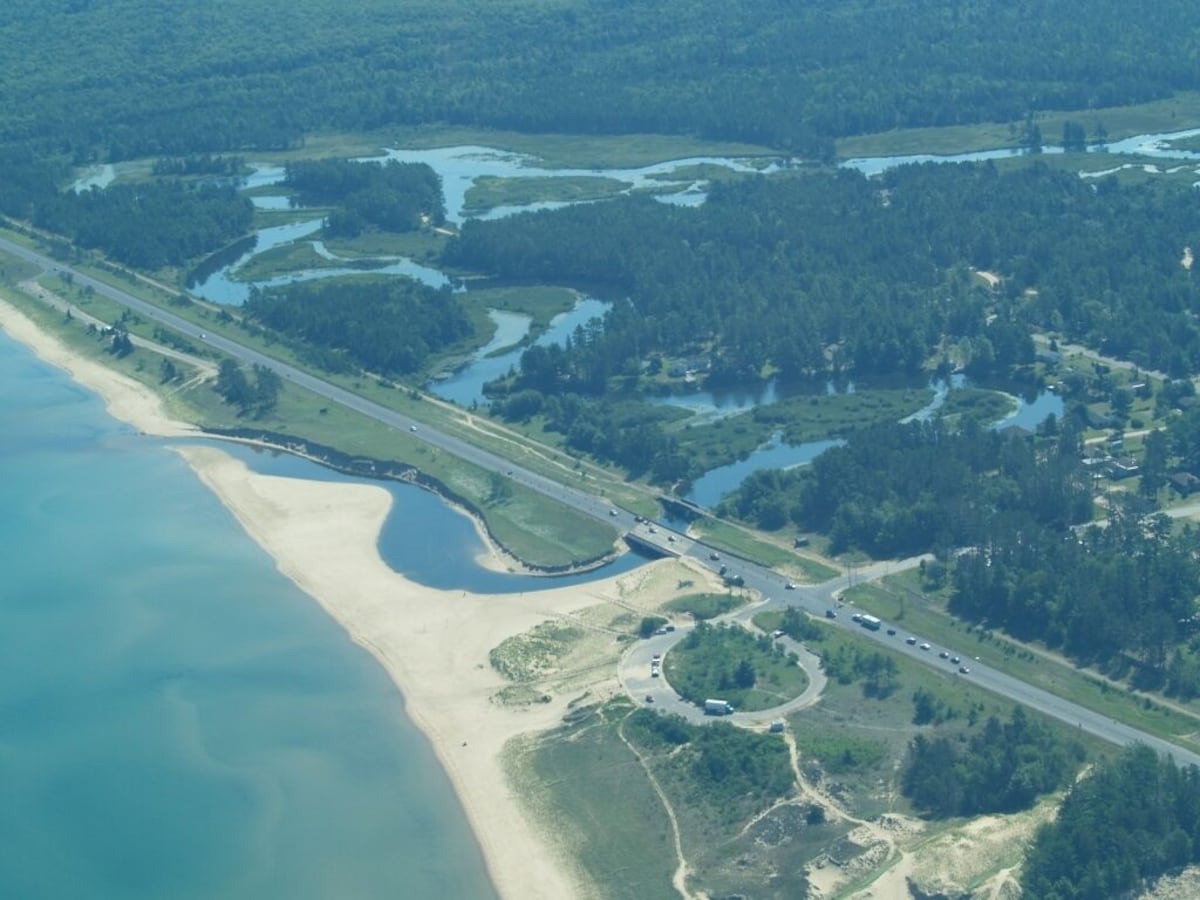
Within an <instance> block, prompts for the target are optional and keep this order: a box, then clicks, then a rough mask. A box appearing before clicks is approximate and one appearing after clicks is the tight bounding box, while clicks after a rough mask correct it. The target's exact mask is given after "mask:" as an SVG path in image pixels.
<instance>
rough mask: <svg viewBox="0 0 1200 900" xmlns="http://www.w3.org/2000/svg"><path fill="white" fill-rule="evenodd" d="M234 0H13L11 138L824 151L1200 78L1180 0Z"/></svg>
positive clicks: (9, 25) (7, 62)
mask: <svg viewBox="0 0 1200 900" xmlns="http://www.w3.org/2000/svg"><path fill="white" fill-rule="evenodd" d="M241 11H242V8H241V6H240V4H239V3H238V2H236V0H210V2H208V3H206V4H204V5H203V7H198V6H196V5H195V4H193V3H188V2H185V0H167V2H163V0H115V2H107V3H92V2H86V0H12V2H10V3H8V4H6V6H5V9H4V11H3V13H0V68H2V70H3V71H5V72H10V73H15V75H16V77H15V78H14V79H13V82H10V84H9V87H10V90H9V92H8V97H7V100H8V102H6V104H5V108H4V110H3V111H2V112H0V140H3V141H14V140H15V141H27V140H37V141H41V142H44V143H45V144H46V145H51V144H53V145H54V146H56V147H58V148H65V149H66V151H67V152H68V153H69V154H72V155H73V156H74V157H75V158H76V159H80V160H82V159H88V158H94V157H95V156H97V155H104V154H107V155H109V156H110V157H111V158H124V157H128V156H135V155H138V156H159V155H165V154H183V153H189V152H202V151H211V152H216V151H230V150H232V151H237V150H241V149H266V148H273V147H284V146H289V145H291V144H293V143H294V142H296V141H298V140H299V139H300V136H301V135H302V134H304V133H306V132H311V131H315V130H318V129H330V128H335V129H344V130H363V129H375V128H380V127H384V126H387V125H396V124H421V123H441V122H448V123H451V124H460V125H468V126H491V127H496V128H506V129H514V130H518V131H527V132H569V133H584V134H595V133H618V134H619V133H631V132H666V133H675V134H699V135H704V136H708V137H719V138H730V139H735V140H750V141H755V142H760V143H766V144H770V145H773V146H776V147H780V148H785V149H792V150H794V151H796V152H799V153H803V154H806V155H812V156H817V155H822V154H824V155H828V154H830V153H831V148H832V140H831V139H832V138H833V137H834V136H838V135H845V134H856V133H862V132H872V131H884V130H887V129H890V128H895V127H911V126H921V125H950V124H960V123H967V122H993V121H999V122H1004V121H1019V120H1021V119H1023V118H1024V117H1025V116H1026V114H1027V113H1029V112H1030V111H1031V109H1032V107H1033V105H1034V104H1036V105H1037V107H1039V108H1041V109H1079V110H1086V109H1092V108H1096V107H1101V106H1108V105H1117V104H1125V103H1136V102H1141V101H1145V100H1149V99H1153V98H1158V97H1165V96H1168V95H1170V94H1171V93H1173V92H1175V91H1179V90H1183V89H1188V88H1196V87H1198V86H1200V76H1198V74H1197V70H1196V67H1195V65H1194V58H1193V55H1192V49H1193V48H1192V46H1191V44H1190V43H1189V40H1190V35H1191V30H1190V26H1191V24H1192V22H1193V18H1192V15H1193V9H1192V7H1191V4H1189V3H1187V2H1185V0H1162V2H1160V3H1156V4H1155V6H1154V8H1153V9H1152V10H1148V11H1147V12H1146V13H1145V14H1144V15H1138V16H1130V15H1129V14H1128V8H1127V6H1126V5H1122V4H1120V3H1118V2H1117V0H1097V2H1095V3H1093V4H1090V5H1089V7H1088V10H1087V14H1086V15H1079V14H1078V13H1077V12H1076V11H1075V10H1073V9H1070V8H1067V7H1062V6H1061V5H1058V4H1047V3H1044V2H1037V0H1021V2H1011V3H1005V2H1001V0H963V2H958V3H955V4H952V5H939V4H929V3H924V2H919V0H902V2H896V3H892V4H889V5H886V6H883V7H880V5H879V4H877V3H872V2H869V0H850V2H845V3H840V4H839V5H838V8H837V15H831V14H830V12H829V9H828V5H827V4H825V3H821V2H816V0H803V2H790V0H753V2H751V0H720V2H718V0H703V2H694V0H664V2H661V3H656V4H651V5H646V4H630V3H602V2H596V0H575V2H570V3H559V4H552V5H545V4H541V3H533V2H528V0H506V2H500V3H496V2H483V0H452V2H437V3H435V2H433V0H413V2H408V3H405V4H403V6H402V7H397V6H395V5H394V4H387V3H382V2H367V3H361V4H354V5H352V6H347V5H346V4H344V3H337V2H333V0H302V2H295V0H290V2H286V3H285V2H283V0H267V2H262V3H259V4H257V5H256V7H255V28H254V29H249V30H248V29H245V28H244V27H243V22H242V19H241V18H240V13H241ZM1031 21H1033V22H1037V23H1038V25H1039V27H1037V28H1030V27H1028V23H1029V22H1031ZM1034 98H1036V99H1034ZM1082 118H1083V119H1084V121H1086V122H1087V124H1088V128H1089V131H1091V130H1093V129H1094V124H1093V123H1092V122H1091V121H1088V119H1087V117H1082Z"/></svg>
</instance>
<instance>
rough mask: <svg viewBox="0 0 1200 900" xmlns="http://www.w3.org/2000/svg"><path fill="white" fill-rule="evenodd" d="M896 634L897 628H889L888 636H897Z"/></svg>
mask: <svg viewBox="0 0 1200 900" xmlns="http://www.w3.org/2000/svg"><path fill="white" fill-rule="evenodd" d="M895 633H896V629H895V628H889V629H888V634H890V635H895Z"/></svg>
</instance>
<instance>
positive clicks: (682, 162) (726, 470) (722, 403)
mask: <svg viewBox="0 0 1200 900" xmlns="http://www.w3.org/2000/svg"><path fill="white" fill-rule="evenodd" d="M1198 135H1200V128H1197V129H1189V130H1185V131H1176V132H1164V133H1156V134H1142V135H1137V136H1134V137H1131V138H1124V139H1122V140H1119V141H1112V142H1110V143H1108V144H1105V145H1103V146H1101V147H1097V148H1093V152H1107V153H1111V154H1114V155H1121V156H1128V155H1137V156H1141V157H1147V158H1149V159H1151V160H1157V161H1168V160H1174V161H1177V162H1178V165H1176V166H1173V167H1170V168H1166V169H1163V168H1160V167H1159V164H1158V163H1157V162H1138V163H1133V162H1128V161H1123V162H1117V163H1116V165H1114V166H1113V167H1112V168H1111V169H1107V170H1105V171H1104V172H1101V173H1090V174H1089V173H1081V177H1098V176H1099V175H1102V174H1107V173H1109V172H1115V171H1117V170H1119V169H1121V168H1127V167H1130V166H1137V167H1140V168H1143V169H1145V170H1146V171H1148V172H1152V173H1153V172H1163V171H1166V172H1175V171H1179V170H1180V169H1181V168H1183V169H1186V168H1188V167H1193V166H1194V167H1195V169H1196V170H1197V172H1198V174H1200V153H1197V152H1193V151H1188V150H1180V149H1176V148H1174V147H1172V146H1171V144H1172V142H1173V141H1177V140H1181V139H1186V138H1192V137H1196V136H1198ZM1025 152H1026V151H1024V150H1021V149H1013V148H1005V149H996V150H985V151H978V152H972V153H961V154H953V155H944V156H938V155H931V154H918V155H907V156H890V157H863V158H855V159H848V160H845V161H844V162H842V163H841V165H842V166H843V167H845V168H851V169H855V170H857V171H860V172H863V173H865V174H867V175H876V174H879V173H881V172H884V171H887V170H888V169H891V168H894V167H896V166H901V165H906V164H912V163H930V162H934V163H957V162H978V161H981V160H988V159H1003V158H1008V157H1013V156H1018V155H1021V154H1023V153H1025ZM1042 152H1043V153H1046V154H1054V153H1061V152H1062V148H1060V147H1046V148H1044V149H1043V151H1042ZM369 159H373V160H377V161H380V162H382V161H384V160H396V161H399V162H418V163H426V164H428V165H429V166H430V167H432V168H433V169H434V171H436V172H437V173H438V175H439V176H440V177H441V179H442V184H443V190H444V193H445V198H446V209H447V219H448V220H449V221H450V222H452V223H454V224H457V225H461V224H462V223H463V222H464V221H465V220H467V219H468V218H471V217H472V216H471V214H469V213H468V212H467V209H468V207H467V202H466V197H467V192H468V191H469V190H470V188H471V187H472V186H473V185H475V184H476V183H477V182H478V181H479V180H480V179H482V178H488V177H492V178H569V177H578V176H592V177H605V178H609V179H612V180H614V181H616V182H619V183H620V184H621V192H622V193H630V192H633V191H654V192H655V196H656V197H657V198H658V199H660V200H662V201H663V202H671V203H684V204H700V203H703V202H704V199H705V197H706V188H705V183H704V182H702V181H696V180H694V178H693V177H692V176H694V174H695V171H696V167H699V166H722V167H725V168H728V169H731V170H733V171H736V172H744V173H751V172H771V171H775V170H776V169H778V168H779V167H780V166H781V165H782V161H779V160H775V161H771V162H767V163H764V162H763V161H762V160H757V161H756V160H751V159H737V158H731V157H715V156H699V157H691V158H686V159H678V160H670V161H665V162H661V163H655V164H653V165H649V166H643V167H637V168H613V169H558V168H547V167H545V166H542V165H541V164H540V163H539V161H538V160H537V159H536V158H535V157H533V156H530V155H526V154H520V153H513V152H508V151H504V150H499V149H496V148H491V147H483V146H477V145H469V146H456V147H443V148H438V149H432V150H388V151H387V152H386V153H385V154H383V155H382V156H378V157H370V158H369ZM117 174H118V173H117V171H116V169H114V167H113V166H104V167H97V168H94V169H92V170H89V172H87V173H85V175H84V176H83V177H81V179H80V180H79V181H78V182H77V183H76V185H75V186H74V187H75V189H76V190H84V189H88V188H90V187H103V186H104V185H106V184H108V183H110V182H111V181H112V179H113V178H114V177H116V175H117ZM283 174H284V170H283V168H282V167H280V166H271V165H260V166H257V167H256V168H255V169H254V171H253V173H252V174H251V175H249V176H247V178H246V179H245V181H244V186H245V187H247V188H256V189H258V192H257V193H256V194H255V196H254V198H253V201H254V203H255V205H256V206H257V207H259V208H261V209H285V208H288V207H289V205H290V201H289V199H288V198H287V197H286V196H284V195H282V194H280V195H270V194H263V193H262V192H261V189H262V188H264V187H268V186H270V185H273V184H278V183H279V182H281V181H282V179H283ZM572 202H593V201H562V202H549V201H543V202H536V203H530V204H526V205H522V206H500V207H495V208H492V209H489V210H487V211H485V212H482V213H480V214H479V215H478V216H475V217H476V218H485V219H495V218H501V217H504V216H510V215H514V214H517V213H521V212H528V211H532V210H539V209H552V208H556V207H562V206H567V205H570V204H571V203H572ZM320 227H321V220H320V219H315V218H314V219H308V220H304V221H299V222H293V223H290V224H287V225H280V226H274V227H269V228H264V229H262V230H260V231H259V232H258V233H257V235H256V241H255V242H254V243H253V244H252V245H251V246H249V247H248V248H247V249H245V252H243V253H242V254H241V255H240V256H239V257H238V258H237V259H234V260H231V261H228V262H227V263H226V264H224V265H222V266H220V267H217V268H216V269H215V271H213V272H212V273H211V274H207V276H206V277H204V278H203V279H202V280H200V281H199V282H198V283H197V284H196V285H195V286H193V287H191V290H192V292H193V293H195V294H196V295H197V296H200V297H202V298H204V299H206V300H209V301H212V302H215V303H220V304H225V305H240V304H241V303H244V302H245V300H246V298H247V297H248V296H249V293H250V290H251V287H252V286H253V285H252V283H250V282H247V281H242V280H239V279H238V278H237V275H236V273H237V271H238V269H239V268H240V267H242V266H244V265H245V264H246V263H247V262H248V261H249V260H251V259H252V258H253V257H254V256H256V255H258V254H260V253H263V252H264V251H267V250H270V249H273V248H276V247H281V246H286V245H288V244H292V243H296V242H301V241H305V242H307V243H309V244H310V245H311V247H312V248H313V250H314V251H315V252H316V253H317V254H318V255H319V256H321V257H322V258H324V259H326V260H329V261H333V262H336V261H338V259H339V258H338V257H337V256H336V255H335V254H333V253H332V252H331V251H329V250H328V249H327V248H326V247H325V246H324V244H323V243H322V242H321V241H319V240H316V239H315V236H316V235H317V233H318V232H319V230H320ZM345 261H346V263H347V264H346V265H345V266H338V265H332V266H328V267H320V268H314V269H309V270H304V271H298V272H292V273H289V274H287V275H284V276H279V277H276V278H271V279H265V280H262V281H259V282H255V283H253V284H254V285H257V286H260V287H273V286H278V285H283V284H288V283H292V282H297V281H308V280H313V279H318V278H330V277H338V276H350V275H355V274H364V273H371V274H386V275H399V276H403V277H407V278H414V279H417V280H419V281H421V282H423V283H425V284H428V285H431V286H434V287H441V286H443V285H447V284H451V283H452V281H451V279H450V278H449V277H448V276H447V275H446V274H445V273H443V272H441V271H439V270H437V269H435V268H432V267H429V266H425V265H422V264H420V263H417V262H415V261H413V260H411V259H407V258H404V257H388V258H381V259H376V260H371V261H364V260H353V261H352V260H349V259H347V260H345ZM367 266H370V267H369V268H367ZM607 308H608V304H606V303H604V302H603V301H600V300H597V299H595V298H591V297H584V298H582V299H581V300H580V301H579V303H578V304H577V305H576V307H575V308H574V309H572V310H570V311H569V312H567V313H564V314H562V315H560V316H558V317H556V318H555V319H554V320H553V321H552V322H551V323H550V326H549V327H548V328H547V330H546V331H545V332H544V333H543V334H542V335H540V336H539V337H538V338H537V340H536V341H535V342H534V343H536V344H538V345H542V346H548V345H551V344H556V343H557V344H561V343H562V342H563V341H564V340H565V339H566V338H567V337H568V336H569V335H570V334H571V333H572V332H573V331H574V330H575V328H576V327H577V326H579V325H582V324H584V323H586V322H587V321H589V320H590V319H592V318H602V317H603V315H604V313H605V312H606V310H607ZM489 315H490V316H491V318H492V320H493V322H495V323H496V326H497V327H496V332H495V334H494V336H493V338H492V340H491V341H490V342H489V343H488V344H487V345H486V346H485V347H482V348H480V349H479V350H478V351H477V352H476V353H474V354H473V355H472V357H471V358H470V360H469V361H468V362H467V363H466V365H464V366H463V367H461V368H460V369H459V370H457V371H455V372H454V373H452V374H449V375H447V376H446V377H444V378H439V379H437V380H435V381H433V382H431V383H430V384H429V385H428V389H429V390H430V391H431V392H433V393H435V394H437V395H438V396H440V397H442V398H443V399H446V400H450V401H453V402H454V403H457V404H459V405H461V406H463V407H467V408H469V407H472V406H476V405H482V404H485V403H486V402H487V401H486V398H485V397H484V395H483V385H484V384H485V383H487V382H488V381H491V380H494V379H495V378H498V377H501V376H503V375H504V374H506V373H507V372H508V371H509V370H510V369H511V368H512V367H514V366H515V365H517V363H518V361H519V359H520V355H521V353H522V352H523V350H524V348H525V346H526V340H527V337H528V333H529V328H530V324H531V320H530V318H529V317H527V316H524V315H520V314H516V313H508V312H502V311H498V310H493V311H491V312H490V313H489ZM931 387H933V388H934V391H935V393H934V398H933V400H932V401H931V403H930V404H929V406H927V407H926V408H924V409H922V410H920V411H919V412H918V413H916V414H914V416H913V418H923V417H928V416H930V415H932V414H933V413H934V412H935V411H936V410H937V408H938V407H939V406H940V405H941V404H942V403H943V402H944V400H945V397H946V392H947V391H948V390H949V386H945V385H931ZM786 393H787V391H786V390H785V389H784V388H781V387H780V386H779V385H777V384H775V383H774V382H769V383H767V384H766V385H762V386H750V387H747V388H744V389H741V390H727V391H720V392H716V391H714V392H696V393H693V394H686V395H679V396H676V397H668V398H656V399H655V400H654V402H659V403H671V404H675V405H679V406H682V407H684V408H687V409H689V410H690V411H691V412H693V413H694V414H695V415H696V416H697V417H698V420H710V419H712V418H720V417H723V416H729V415H733V414H735V413H738V412H745V411H747V410H749V409H752V408H754V407H756V406H760V405H764V404H769V403H773V402H776V400H778V399H780V397H781V396H783V395H784V394H786ZM1051 413H1054V414H1057V415H1061V414H1062V400H1061V398H1059V397H1057V396H1056V395H1054V394H1052V393H1048V392H1043V393H1041V394H1039V395H1038V396H1037V397H1036V398H1034V399H1033V400H1032V401H1029V402H1026V401H1025V400H1023V399H1021V398H1017V409H1016V411H1015V412H1014V413H1013V414H1012V415H1010V416H1009V417H1008V418H1006V419H1004V420H1003V421H1002V422H1000V423H997V427H1001V426H1008V425H1020V426H1022V427H1025V428H1030V429H1032V428H1035V427H1036V426H1037V425H1038V424H1040V423H1041V422H1042V421H1044V420H1045V418H1046V417H1047V416H1048V415H1050V414H1051ZM837 443H838V442H837V441H817V442H806V443H803V444H798V445H788V444H784V443H782V442H781V440H780V438H779V436H778V435H775V436H774V437H773V438H772V439H771V440H770V441H768V442H767V443H766V444H765V445H764V446H762V447H760V448H759V449H758V450H756V451H755V452H754V453H752V454H751V455H750V456H749V457H748V458H746V459H744V460H741V461H738V462H736V463H733V464H730V465H728V466H722V467H719V468H717V469H714V470H712V471H710V472H708V473H707V474H706V475H705V476H704V477H702V478H701V479H698V480H697V481H696V482H695V484H694V486H693V489H692V493H691V495H690V499H692V500H694V501H695V502H697V503H701V504H703V505H712V504H714V503H716V502H717V501H719V499H720V498H721V496H723V495H724V494H726V493H728V492H729V491H730V490H733V489H734V488H735V487H736V486H737V484H739V483H740V482H741V480H742V479H743V478H745V477H746V475H747V474H749V473H750V472H752V471H755V470H757V469H760V468H764V467H770V468H790V467H793V466H796V465H803V464H805V463H807V462H810V461H811V460H812V459H814V458H816V456H817V455H819V454H820V453H821V452H823V451H824V450H825V449H827V448H828V447H829V446H834V445H836V444H837Z"/></svg>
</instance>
